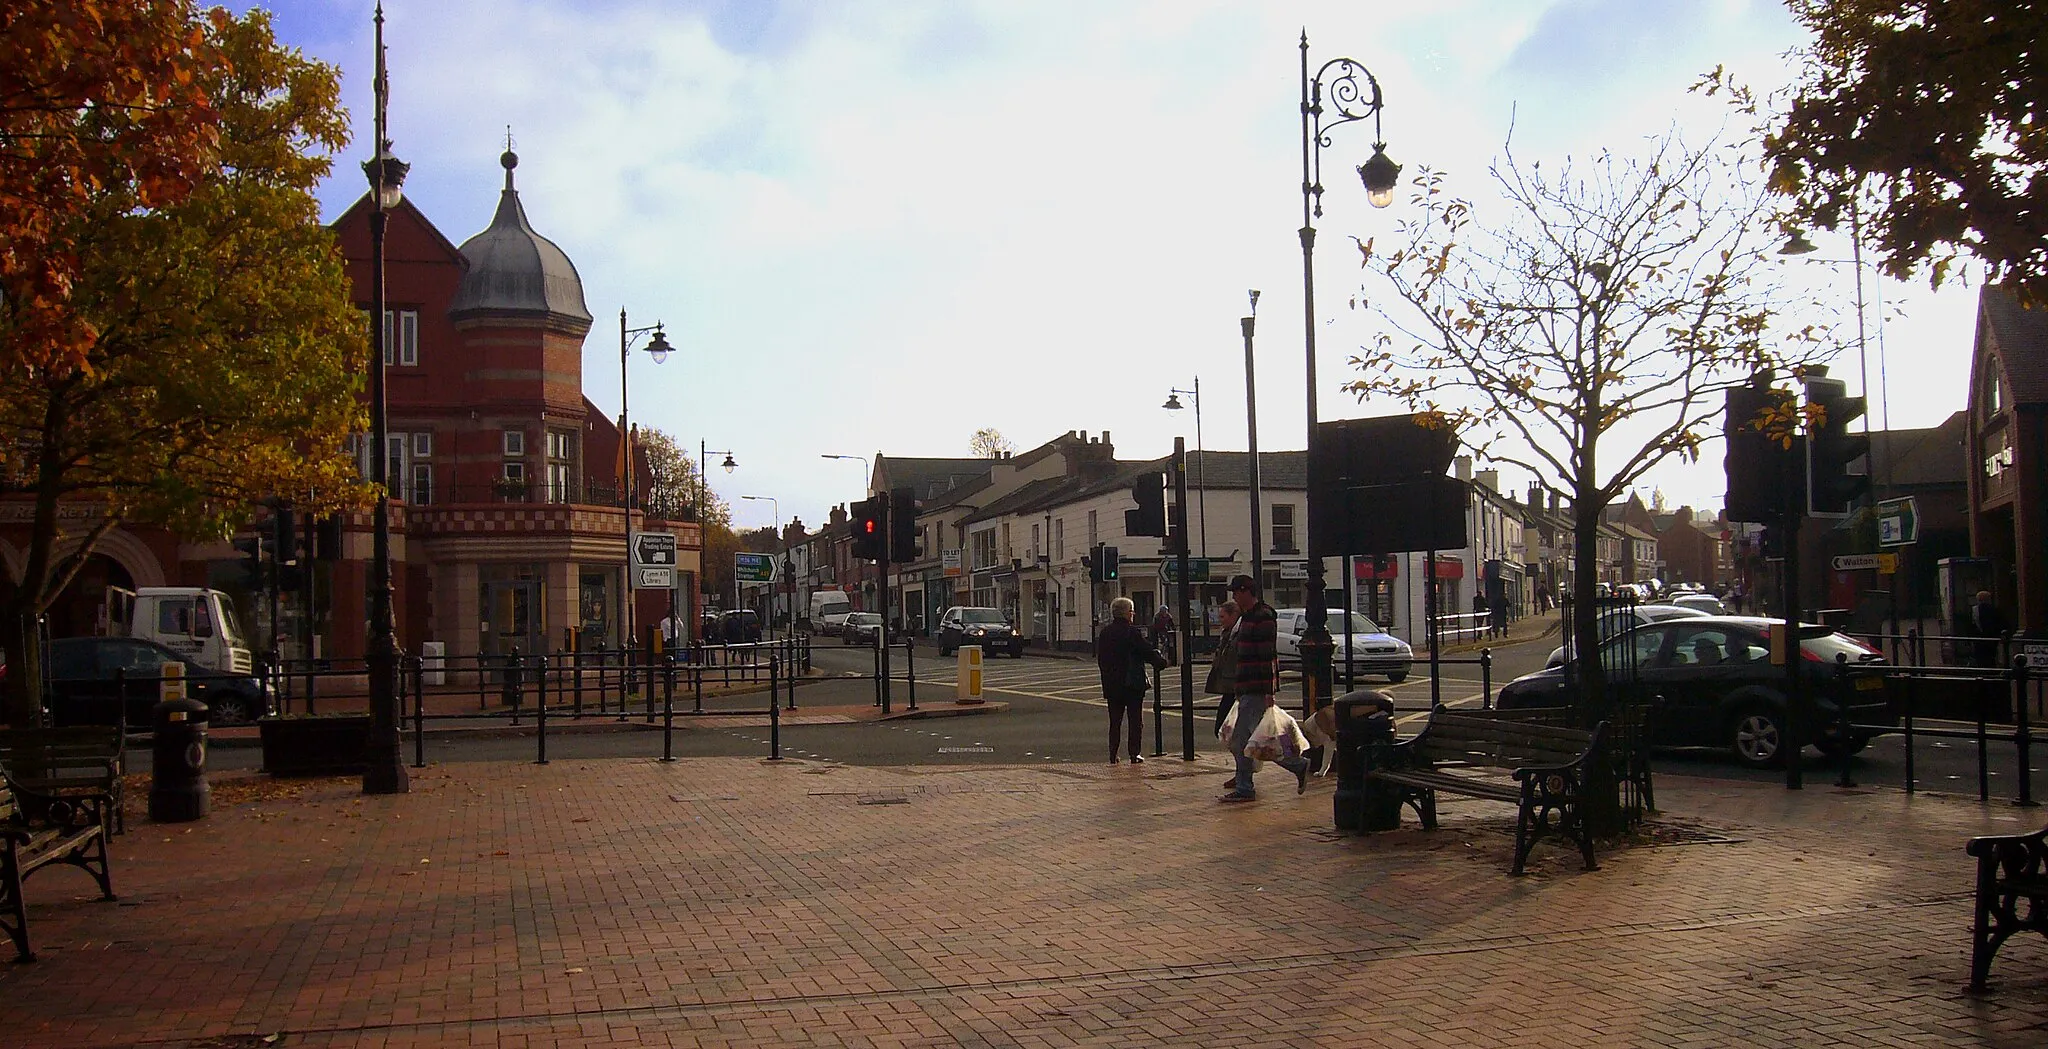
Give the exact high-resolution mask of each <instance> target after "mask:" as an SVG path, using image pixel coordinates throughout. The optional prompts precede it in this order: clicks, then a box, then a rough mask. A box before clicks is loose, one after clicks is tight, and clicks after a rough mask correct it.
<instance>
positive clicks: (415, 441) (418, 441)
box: [412, 430, 434, 459]
mask: <svg viewBox="0 0 2048 1049" xmlns="http://www.w3.org/2000/svg"><path fill="white" fill-rule="evenodd" d="M433 454H434V433H433V431H431V430H428V431H425V432H423V433H416V434H413V435H412V457H413V458H415V459H426V458H429V457H431V456H432V455H433Z"/></svg>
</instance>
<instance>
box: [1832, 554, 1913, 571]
mask: <svg viewBox="0 0 2048 1049" xmlns="http://www.w3.org/2000/svg"><path fill="white" fill-rule="evenodd" d="M1833 564H1834V569H1835V571H1837V572H1857V571H1863V570H1867V569H1872V568H1875V569H1877V570H1878V572H1879V573H1881V574H1883V575H1891V574H1892V573H1893V572H1896V571H1898V570H1899V555H1897V554H1840V555H1837V556H1836V557H1835V559H1834V561H1833Z"/></svg>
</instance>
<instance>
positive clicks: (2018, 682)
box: [2012, 656, 2036, 808]
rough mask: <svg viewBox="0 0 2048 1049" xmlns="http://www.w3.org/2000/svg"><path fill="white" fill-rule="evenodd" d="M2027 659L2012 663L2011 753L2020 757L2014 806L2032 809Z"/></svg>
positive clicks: (2014, 659)
mask: <svg viewBox="0 0 2048 1049" xmlns="http://www.w3.org/2000/svg"><path fill="white" fill-rule="evenodd" d="M2030 669H2031V668H2029V667H2028V666H2027V657H2025V656H2015V657H2013V661H2012V700H2013V714H2012V718H2013V723H2012V743H2013V749H2014V750H2015V751H2017V752H2018V756H2019V765H2020V768H2019V773H2020V794H2019V797H2017V798H2014V799H2013V802H2012V803H2013V804H2015V805H2019V806H2022V807H2025V808H2033V807H2034V806H2035V804H2036V802H2035V801H2034V732H2033V722H2032V720H2031V716H2030V715H2029V714H2028V713H2027V678H2028V671H2029V670H2030Z"/></svg>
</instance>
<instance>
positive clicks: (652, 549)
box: [633, 532, 676, 569]
mask: <svg viewBox="0 0 2048 1049" xmlns="http://www.w3.org/2000/svg"><path fill="white" fill-rule="evenodd" d="M633 564H634V565H636V566H637V567H640V568H667V569H674V568H675V566H676V535H675V533H674V532H634V533H633Z"/></svg>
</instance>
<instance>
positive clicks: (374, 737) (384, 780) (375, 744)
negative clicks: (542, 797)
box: [363, 3, 412, 794]
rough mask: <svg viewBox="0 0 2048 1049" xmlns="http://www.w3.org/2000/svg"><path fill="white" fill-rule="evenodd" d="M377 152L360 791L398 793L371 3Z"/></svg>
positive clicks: (398, 171) (380, 22) (381, 175)
mask: <svg viewBox="0 0 2048 1049" xmlns="http://www.w3.org/2000/svg"><path fill="white" fill-rule="evenodd" d="M374 89H375V92H376V118H375V119H376V132H375V134H376V142H377V155H376V156H375V157H374V158H372V159H370V160H366V161H364V162H363V174H364V175H365V176H366V177H367V178H368V179H369V180H370V197H371V211H370V315H371V322H370V338H371V341H372V346H371V350H370V443H371V446H372V448H373V449H374V450H373V451H372V452H371V455H370V480H371V481H373V482H375V484H376V485H377V509H376V515H375V517H374V518H373V529H374V531H373V533H372V535H373V537H374V538H373V545H372V546H371V554H370V643H369V646H368V650H367V651H366V652H365V653H364V659H363V662H364V669H365V670H366V671H367V672H368V674H369V677H370V683H369V684H370V740H369V746H368V749H367V751H366V753H365V754H364V759H365V761H364V765H363V793H365V794H404V793H407V792H408V791H410V790H411V789H412V783H411V779H410V777H409V776H407V774H406V771H405V762H404V760H403V759H402V758H401V757H400V756H399V746H398V639H397V637H396V635H395V633H394V629H393V626H392V622H391V477H390V472H391V452H390V448H389V446H388V435H387V425H386V423H387V420H386V413H385V400H384V353H385V338H384V332H385V330H386V322H385V317H384V224H385V212H386V211H387V210H389V209H391V208H395V207H397V206H398V202H399V201H400V200H401V199H403V198H402V196H401V190H400V187H401V186H403V185H404V184H405V173H406V171H407V165H406V164H405V163H404V162H403V161H400V160H399V159H398V158H397V157H395V156H393V155H392V153H391V139H390V138H389V137H388V136H386V135H385V133H384V110H385V103H386V101H387V99H388V97H389V96H390V93H391V81H390V79H389V77H387V76H386V75H385V71H384V5H383V4H382V3H379V4H378V5H377V79H376V82H375V84H374Z"/></svg>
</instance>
